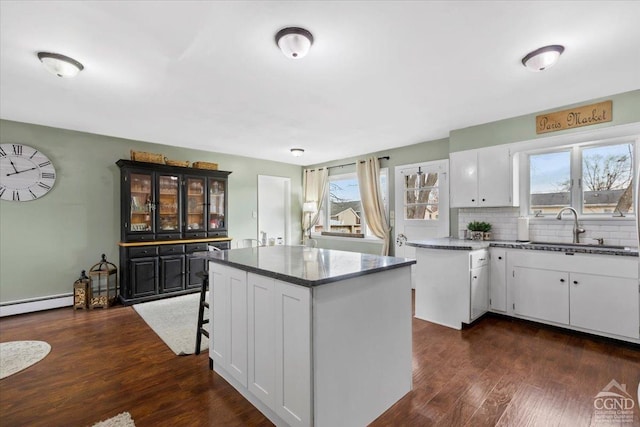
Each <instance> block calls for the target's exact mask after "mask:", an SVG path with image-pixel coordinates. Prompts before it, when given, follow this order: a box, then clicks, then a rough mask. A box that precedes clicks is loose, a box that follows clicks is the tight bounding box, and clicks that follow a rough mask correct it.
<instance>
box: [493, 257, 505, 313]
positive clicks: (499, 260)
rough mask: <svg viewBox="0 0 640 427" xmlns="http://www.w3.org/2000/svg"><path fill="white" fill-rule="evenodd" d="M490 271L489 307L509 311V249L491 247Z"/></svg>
mask: <svg viewBox="0 0 640 427" xmlns="http://www.w3.org/2000/svg"><path fill="white" fill-rule="evenodd" d="M490 252H491V261H490V271H489V308H491V309H492V310H494V311H500V312H506V311H507V251H505V250H502V249H496V248H491V250H490Z"/></svg>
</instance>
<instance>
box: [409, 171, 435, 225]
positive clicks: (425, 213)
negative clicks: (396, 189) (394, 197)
mask: <svg viewBox="0 0 640 427" xmlns="http://www.w3.org/2000/svg"><path fill="white" fill-rule="evenodd" d="M404 179H405V219H408V220H411V219H419V220H425V219H426V220H435V219H438V174H437V173H415V174H410V175H406V176H405V178H404Z"/></svg>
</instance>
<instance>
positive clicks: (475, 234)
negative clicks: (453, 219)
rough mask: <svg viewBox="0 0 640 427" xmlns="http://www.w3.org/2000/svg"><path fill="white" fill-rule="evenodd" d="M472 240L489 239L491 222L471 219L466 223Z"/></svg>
mask: <svg viewBox="0 0 640 427" xmlns="http://www.w3.org/2000/svg"><path fill="white" fill-rule="evenodd" d="M467 229H469V231H470V232H471V239H472V240H491V224H489V223H488V222H484V221H471V222H470V223H469V224H467Z"/></svg>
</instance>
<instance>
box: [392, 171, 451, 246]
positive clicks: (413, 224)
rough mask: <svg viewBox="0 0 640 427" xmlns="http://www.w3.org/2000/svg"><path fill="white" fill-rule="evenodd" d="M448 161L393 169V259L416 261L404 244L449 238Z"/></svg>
mask: <svg viewBox="0 0 640 427" xmlns="http://www.w3.org/2000/svg"><path fill="white" fill-rule="evenodd" d="M448 173H449V161H448V160H438V161H433V162H425V163H415V164H412V165H403V166H396V168H395V196H396V197H395V199H396V206H395V212H394V215H392V217H393V216H395V238H396V243H395V256H398V257H403V258H414V259H415V257H416V250H415V248H413V247H410V246H407V245H405V244H404V242H405V241H407V240H424V239H432V238H436V237H446V236H449V179H448Z"/></svg>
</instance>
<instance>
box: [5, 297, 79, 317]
mask: <svg viewBox="0 0 640 427" xmlns="http://www.w3.org/2000/svg"><path fill="white" fill-rule="evenodd" d="M72 305H73V293H66V294H59V295H49V296H46V297H38V298H28V299H23V300H17V301H8V302H3V303H0V317H5V316H13V315H14V314H23V313H31V312H34V311H42V310H51V309H52V308H60V307H70V306H72Z"/></svg>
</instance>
